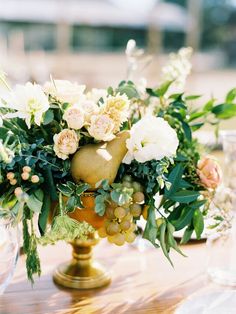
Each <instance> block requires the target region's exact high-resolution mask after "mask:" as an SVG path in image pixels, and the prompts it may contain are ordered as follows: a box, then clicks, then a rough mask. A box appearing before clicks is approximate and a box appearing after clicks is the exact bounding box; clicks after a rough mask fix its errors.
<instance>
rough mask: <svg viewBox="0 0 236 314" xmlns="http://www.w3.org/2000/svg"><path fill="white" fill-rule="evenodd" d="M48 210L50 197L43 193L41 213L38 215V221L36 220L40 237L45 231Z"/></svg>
mask: <svg viewBox="0 0 236 314" xmlns="http://www.w3.org/2000/svg"><path fill="white" fill-rule="evenodd" d="M50 209H51V200H50V195H49V194H47V193H44V198H43V205H42V208H41V213H40V214H39V220H38V225H39V231H40V233H41V235H44V233H45V231H46V227H47V221H48V216H49V213H50Z"/></svg>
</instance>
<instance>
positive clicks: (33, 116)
mask: <svg viewBox="0 0 236 314" xmlns="http://www.w3.org/2000/svg"><path fill="white" fill-rule="evenodd" d="M6 107H7V108H9V109H14V110H16V112H14V113H7V114H6V115H5V116H4V117H5V118H15V117H18V118H21V119H24V120H25V122H26V124H27V126H28V128H29V129H30V127H31V124H32V123H33V122H34V123H35V124H37V125H40V124H41V122H42V118H43V114H44V113H45V112H46V111H47V110H48V109H49V102H48V98H47V96H46V95H45V94H44V92H43V90H42V87H41V86H40V85H37V84H32V83H30V82H28V83H26V84H25V85H16V88H15V90H14V91H13V92H12V93H11V95H10V99H9V103H8V104H7V106H6Z"/></svg>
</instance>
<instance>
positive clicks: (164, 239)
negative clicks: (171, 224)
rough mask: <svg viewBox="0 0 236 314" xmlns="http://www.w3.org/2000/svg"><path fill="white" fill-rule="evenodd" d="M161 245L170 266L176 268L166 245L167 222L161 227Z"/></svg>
mask: <svg viewBox="0 0 236 314" xmlns="http://www.w3.org/2000/svg"><path fill="white" fill-rule="evenodd" d="M160 245H161V249H162V251H163V253H164V255H165V257H166V258H167V259H168V261H169V262H170V264H171V265H172V266H173V267H174V265H173V263H172V261H171V259H170V256H169V252H168V249H167V244H166V222H165V221H164V222H163V223H162V224H161V226H160Z"/></svg>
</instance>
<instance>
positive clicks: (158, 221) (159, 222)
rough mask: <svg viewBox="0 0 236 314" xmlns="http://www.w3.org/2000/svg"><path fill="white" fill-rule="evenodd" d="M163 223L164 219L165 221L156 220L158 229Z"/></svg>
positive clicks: (161, 219)
mask: <svg viewBox="0 0 236 314" xmlns="http://www.w3.org/2000/svg"><path fill="white" fill-rule="evenodd" d="M163 222H164V219H163V218H158V219H157V220H156V224H157V227H160V226H161V225H162V223H163Z"/></svg>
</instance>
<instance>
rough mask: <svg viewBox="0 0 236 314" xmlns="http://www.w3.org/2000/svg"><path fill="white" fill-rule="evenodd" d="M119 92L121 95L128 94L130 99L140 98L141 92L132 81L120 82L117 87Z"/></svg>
mask: <svg viewBox="0 0 236 314" xmlns="http://www.w3.org/2000/svg"><path fill="white" fill-rule="evenodd" d="M116 92H117V93H120V94H121V95H123V94H125V95H127V96H128V98H129V99H132V98H139V93H138V91H137V89H136V87H135V85H134V83H133V82H131V81H127V82H126V81H122V82H120V84H119V86H118V88H117V89H116Z"/></svg>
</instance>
